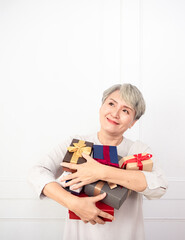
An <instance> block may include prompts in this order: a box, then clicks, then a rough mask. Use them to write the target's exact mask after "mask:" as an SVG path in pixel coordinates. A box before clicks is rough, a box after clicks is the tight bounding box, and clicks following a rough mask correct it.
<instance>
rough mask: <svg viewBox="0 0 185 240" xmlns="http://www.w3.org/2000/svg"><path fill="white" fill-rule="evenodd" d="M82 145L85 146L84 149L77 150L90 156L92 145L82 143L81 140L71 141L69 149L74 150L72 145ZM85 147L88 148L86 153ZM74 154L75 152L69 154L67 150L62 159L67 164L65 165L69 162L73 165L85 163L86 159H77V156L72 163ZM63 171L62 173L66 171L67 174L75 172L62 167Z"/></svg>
mask: <svg viewBox="0 0 185 240" xmlns="http://www.w3.org/2000/svg"><path fill="white" fill-rule="evenodd" d="M82 143H84V144H85V146H84V147H79V148H78V149H80V151H82V152H84V153H86V154H88V155H91V153H92V147H93V143H92V142H86V141H83V140H79V139H75V138H74V139H73V140H72V142H71V144H70V147H74V148H75V146H74V144H79V145H81V144H82ZM86 147H90V148H89V149H88V150H89V151H86V149H87V148H86ZM75 154H76V152H70V151H69V150H67V153H66V155H65V156H64V159H63V162H67V163H70V162H72V163H74V164H81V163H84V162H86V159H85V158H83V157H82V156H80V157H78V156H76V157H75V159H76V160H75V162H73V161H72V159H73V158H74V155H75ZM63 170H64V171H67V172H75V171H76V170H72V169H69V168H67V167H63Z"/></svg>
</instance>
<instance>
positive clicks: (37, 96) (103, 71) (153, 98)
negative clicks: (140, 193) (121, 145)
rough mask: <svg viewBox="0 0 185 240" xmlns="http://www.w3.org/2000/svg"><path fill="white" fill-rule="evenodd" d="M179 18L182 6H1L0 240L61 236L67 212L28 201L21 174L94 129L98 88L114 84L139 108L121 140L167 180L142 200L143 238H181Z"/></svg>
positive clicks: (184, 223)
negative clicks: (133, 94) (142, 104)
mask: <svg viewBox="0 0 185 240" xmlns="http://www.w3.org/2000/svg"><path fill="white" fill-rule="evenodd" d="M184 12H185V2H184V1H180V0H176V1H175V0H171V1H168V2H167V1H165V0H160V1H159V0H156V1H151V0H147V1H145V0H140V1H139V0H138V1H136V0H132V1H129V0H121V1H118V0H93V1H86V0H78V1H75V0H70V1H65V0H63V1H61V0H60V1H57V0H54V1H52V2H51V1H41V0H37V1H23V0H22V1H21V0H19V1H18V0H17V1H5V0H4V1H3V0H2V1H1V2H0V132H1V134H0V144H1V148H0V160H1V168H0V189H1V190H0V239H2V240H5V239H6V240H12V239H14V238H15V236H16V237H17V238H19V239H21V240H22V239H28V240H29V239H30V240H31V239H33V238H34V239H48V240H49V239H51V238H52V239H56V240H58V239H62V230H63V220H64V217H65V214H66V210H65V209H64V208H63V207H61V206H59V205H58V204H57V203H54V202H53V201H51V200H48V199H46V200H44V201H39V200H38V199H36V195H35V193H34V192H33V189H32V188H31V187H30V186H29V185H28V184H27V182H26V178H27V174H28V171H29V169H30V168H31V166H33V165H34V164H35V163H36V162H37V161H38V160H39V158H40V157H41V156H42V155H43V154H44V153H45V152H48V150H50V149H51V148H52V147H53V146H55V145H56V144H57V143H58V142H60V141H62V140H63V139H65V138H66V137H67V136H69V135H72V134H76V133H88V132H93V131H95V130H96V129H97V128H98V117H97V115H98V108H99V105H100V100H101V95H102V91H103V90H104V89H105V88H106V87H109V86H110V85H111V84H114V83H122V82H131V83H133V84H135V85H137V86H138V87H139V88H140V89H141V90H142V92H143V94H144V97H145V99H146V102H147V112H146V114H145V116H143V118H142V119H141V121H140V123H137V124H136V126H135V129H132V131H131V132H129V133H127V136H128V137H131V138H133V139H141V140H142V141H144V142H146V143H148V144H149V145H150V146H151V147H152V148H153V150H154V151H155V152H156V154H157V155H158V157H159V159H160V162H161V165H162V166H163V168H164V169H165V172H166V175H167V177H168V179H169V190H168V193H167V194H166V195H165V196H164V197H163V198H162V199H161V200H156V201H148V200H144V217H145V226H146V238H147V240H154V239H168V240H172V239H174V238H176V239H178V240H181V239H183V236H184V235H185V230H184V229H185V228H184V227H185V211H184V203H185V191H184V189H185V178H184V167H185V161H184V157H183V136H184V134H183V133H184V132H185V127H184V125H183V119H184V117H185V113H184V104H185V102H184V101H183V100H184V99H183V94H184V90H185V89H184V88H185V87H184V85H183V80H184V78H185V70H184V68H183V67H184V65H185V58H184V56H185V46H184V42H185V33H184V28H185V16H184ZM169 209H170V210H169Z"/></svg>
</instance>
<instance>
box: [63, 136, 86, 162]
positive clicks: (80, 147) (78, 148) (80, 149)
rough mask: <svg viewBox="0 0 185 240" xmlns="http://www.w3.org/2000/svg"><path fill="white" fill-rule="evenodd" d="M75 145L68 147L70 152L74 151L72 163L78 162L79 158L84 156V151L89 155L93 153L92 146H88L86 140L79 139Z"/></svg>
mask: <svg viewBox="0 0 185 240" xmlns="http://www.w3.org/2000/svg"><path fill="white" fill-rule="evenodd" d="M73 145H74V147H73V146H70V147H68V148H67V150H68V151H69V152H73V156H72V158H71V161H70V162H71V163H77V162H78V158H79V157H82V153H85V154H87V155H90V153H91V147H86V144H85V141H83V140H79V142H78V143H73Z"/></svg>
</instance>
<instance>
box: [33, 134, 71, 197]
mask: <svg viewBox="0 0 185 240" xmlns="http://www.w3.org/2000/svg"><path fill="white" fill-rule="evenodd" d="M70 143H71V139H68V140H67V141H65V142H64V143H62V144H60V145H58V146H57V147H56V148H55V149H53V150H52V151H51V152H50V153H49V154H48V155H46V156H44V157H43V159H42V160H41V161H40V162H39V163H38V164H37V165H35V166H34V167H33V168H32V169H31V170H30V173H29V176H28V181H29V183H31V185H32V186H33V187H34V189H35V191H36V193H37V195H38V197H40V198H43V197H44V195H43V194H42V191H43V188H44V187H45V185H46V184H48V183H51V182H57V180H56V178H57V173H58V170H59V169H61V166H60V163H61V162H62V161H63V158H64V155H65V153H66V149H67V147H68V146H69V145H70Z"/></svg>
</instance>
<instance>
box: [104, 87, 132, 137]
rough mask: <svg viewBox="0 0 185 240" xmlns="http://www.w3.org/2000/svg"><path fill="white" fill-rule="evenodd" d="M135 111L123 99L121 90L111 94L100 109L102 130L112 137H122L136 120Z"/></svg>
mask: <svg viewBox="0 0 185 240" xmlns="http://www.w3.org/2000/svg"><path fill="white" fill-rule="evenodd" d="M134 117H135V110H134V109H133V108H132V107H131V106H129V105H128V104H126V102H125V101H124V100H123V99H122V98H121V96H120V93H119V90H117V91H115V92H113V93H111V94H110V95H109V96H108V98H107V99H106V100H105V102H104V103H103V104H102V106H101V108H100V125H101V129H102V130H104V131H106V132H107V133H109V134H111V135H115V136H116V135H122V134H123V133H124V132H125V131H126V130H127V129H128V128H130V127H132V126H133V125H134V123H135V122H136V120H134Z"/></svg>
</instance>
